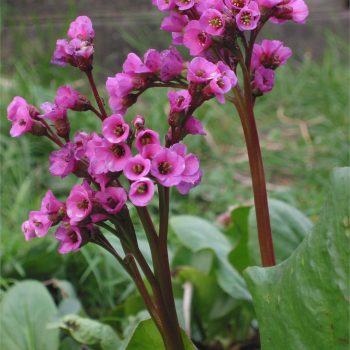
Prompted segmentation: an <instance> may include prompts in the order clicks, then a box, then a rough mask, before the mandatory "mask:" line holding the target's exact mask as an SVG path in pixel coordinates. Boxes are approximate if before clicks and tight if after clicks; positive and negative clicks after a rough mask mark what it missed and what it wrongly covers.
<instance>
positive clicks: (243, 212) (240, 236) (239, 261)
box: [228, 207, 251, 272]
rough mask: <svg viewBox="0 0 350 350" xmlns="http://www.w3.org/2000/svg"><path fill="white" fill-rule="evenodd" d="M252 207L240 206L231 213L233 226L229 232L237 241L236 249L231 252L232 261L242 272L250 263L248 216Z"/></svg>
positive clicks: (230, 258)
mask: <svg viewBox="0 0 350 350" xmlns="http://www.w3.org/2000/svg"><path fill="white" fill-rule="evenodd" d="M250 211H251V207H238V208H236V209H235V210H233V212H232V214H231V221H232V227H230V228H229V230H228V233H229V234H230V236H232V239H234V240H235V241H236V245H235V247H234V249H233V250H232V251H231V253H230V254H229V260H230V263H231V264H232V265H233V266H234V267H235V268H236V269H237V270H238V271H239V272H242V271H243V270H244V269H245V268H246V267H248V266H249V264H250V259H249V250H248V238H249V233H248V218H249V213H250Z"/></svg>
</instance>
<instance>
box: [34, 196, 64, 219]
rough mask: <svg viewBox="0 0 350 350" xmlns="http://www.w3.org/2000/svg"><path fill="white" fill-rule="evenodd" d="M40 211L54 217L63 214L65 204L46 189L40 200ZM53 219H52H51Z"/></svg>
mask: <svg viewBox="0 0 350 350" xmlns="http://www.w3.org/2000/svg"><path fill="white" fill-rule="evenodd" d="M40 211H41V212H42V213H44V214H46V215H49V217H56V216H59V215H62V214H64V212H65V204H64V203H62V202H61V201H59V200H58V199H57V198H56V197H55V196H54V194H53V193H52V191H51V190H49V191H47V192H46V194H45V196H44V198H43V199H42V201H41V207H40ZM53 221H54V220H53Z"/></svg>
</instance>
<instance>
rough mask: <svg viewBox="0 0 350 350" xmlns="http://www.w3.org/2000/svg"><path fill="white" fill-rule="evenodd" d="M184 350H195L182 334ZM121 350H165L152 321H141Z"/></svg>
mask: <svg viewBox="0 0 350 350" xmlns="http://www.w3.org/2000/svg"><path fill="white" fill-rule="evenodd" d="M182 339H183V341H184V346H185V350H196V348H195V346H194V345H193V344H192V342H191V341H190V340H189V338H188V337H187V335H186V334H185V332H183V333H182ZM121 350H165V348H164V344H163V341H162V338H161V336H160V333H159V331H158V329H157V328H156V326H155V325H154V322H153V321H152V320H150V319H149V320H144V321H141V322H140V323H139V324H138V326H137V327H136V328H135V330H134V332H133V333H131V334H130V337H129V339H127V340H126V342H125V344H124V346H122V347H121Z"/></svg>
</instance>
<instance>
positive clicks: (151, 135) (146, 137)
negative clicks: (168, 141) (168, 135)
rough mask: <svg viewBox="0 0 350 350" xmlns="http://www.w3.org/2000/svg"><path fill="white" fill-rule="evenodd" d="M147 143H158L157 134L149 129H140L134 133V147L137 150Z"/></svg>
mask: <svg viewBox="0 0 350 350" xmlns="http://www.w3.org/2000/svg"><path fill="white" fill-rule="evenodd" d="M149 144H156V145H160V141H159V134H158V133H157V132H155V131H153V130H151V129H145V130H141V131H140V132H138V133H137V135H136V140H135V147H136V149H137V150H138V151H139V152H142V149H143V148H144V147H145V146H146V145H149Z"/></svg>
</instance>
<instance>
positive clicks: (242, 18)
mask: <svg viewBox="0 0 350 350" xmlns="http://www.w3.org/2000/svg"><path fill="white" fill-rule="evenodd" d="M259 19H260V10H259V6H258V4H257V3H256V2H255V1H251V2H249V3H248V4H247V5H246V6H245V7H243V8H242V9H241V11H239V13H238V14H237V16H236V23H237V27H238V29H239V30H240V31H244V30H253V29H255V28H256V27H257V25H258V22H259Z"/></svg>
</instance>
